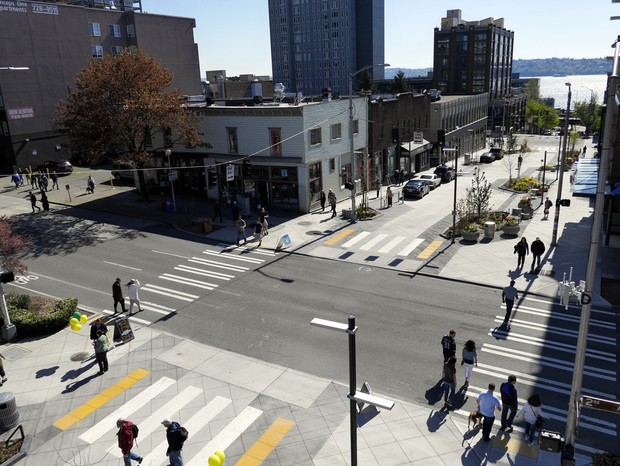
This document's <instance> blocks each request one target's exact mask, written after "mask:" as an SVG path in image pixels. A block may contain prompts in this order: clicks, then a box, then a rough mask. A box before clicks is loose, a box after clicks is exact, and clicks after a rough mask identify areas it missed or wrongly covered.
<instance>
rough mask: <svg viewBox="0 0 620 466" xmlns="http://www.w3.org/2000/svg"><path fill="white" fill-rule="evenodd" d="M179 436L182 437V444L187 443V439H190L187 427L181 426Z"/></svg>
mask: <svg viewBox="0 0 620 466" xmlns="http://www.w3.org/2000/svg"><path fill="white" fill-rule="evenodd" d="M179 436H180V437H181V441H182V442H185V440H187V437H189V432H188V431H187V429H186V428H185V427H183V426H179Z"/></svg>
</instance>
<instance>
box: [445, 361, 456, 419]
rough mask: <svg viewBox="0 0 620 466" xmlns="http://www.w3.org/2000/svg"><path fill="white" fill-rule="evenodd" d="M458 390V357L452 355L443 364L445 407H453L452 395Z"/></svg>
mask: <svg viewBox="0 0 620 466" xmlns="http://www.w3.org/2000/svg"><path fill="white" fill-rule="evenodd" d="M455 391H456V358H455V357H454V356H453V357H450V358H449V359H448V360H447V361H446V363H445V364H444V365H443V401H444V403H445V404H444V406H443V407H444V409H450V408H451V407H452V396H453V395H454V392H455Z"/></svg>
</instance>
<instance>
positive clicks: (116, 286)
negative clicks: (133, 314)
mask: <svg viewBox="0 0 620 466" xmlns="http://www.w3.org/2000/svg"><path fill="white" fill-rule="evenodd" d="M112 298H113V299H114V314H116V313H117V312H118V311H117V310H116V308H117V306H118V303H121V309H122V312H126V311H127V309H125V298H124V297H123V288H122V287H121V279H120V278H117V279H116V281H115V282H114V283H113V284H112Z"/></svg>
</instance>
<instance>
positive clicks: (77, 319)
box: [69, 311, 88, 332]
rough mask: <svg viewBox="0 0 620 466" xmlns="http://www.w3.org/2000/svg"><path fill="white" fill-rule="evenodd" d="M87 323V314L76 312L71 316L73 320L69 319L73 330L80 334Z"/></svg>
mask: <svg viewBox="0 0 620 466" xmlns="http://www.w3.org/2000/svg"><path fill="white" fill-rule="evenodd" d="M86 322H88V317H87V316H86V314H81V313H80V311H75V312H74V313H73V314H71V318H70V319H69V324H70V325H71V330H73V331H74V332H79V331H80V330H82V324H85V323H86Z"/></svg>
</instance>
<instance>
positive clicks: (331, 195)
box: [327, 189, 336, 218]
mask: <svg viewBox="0 0 620 466" xmlns="http://www.w3.org/2000/svg"><path fill="white" fill-rule="evenodd" d="M327 200H328V202H329V205H330V207H331V209H332V217H331V218H334V217H335V216H336V194H335V193H334V191H332V190H331V189H330V190H329V193H328V194H327Z"/></svg>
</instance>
